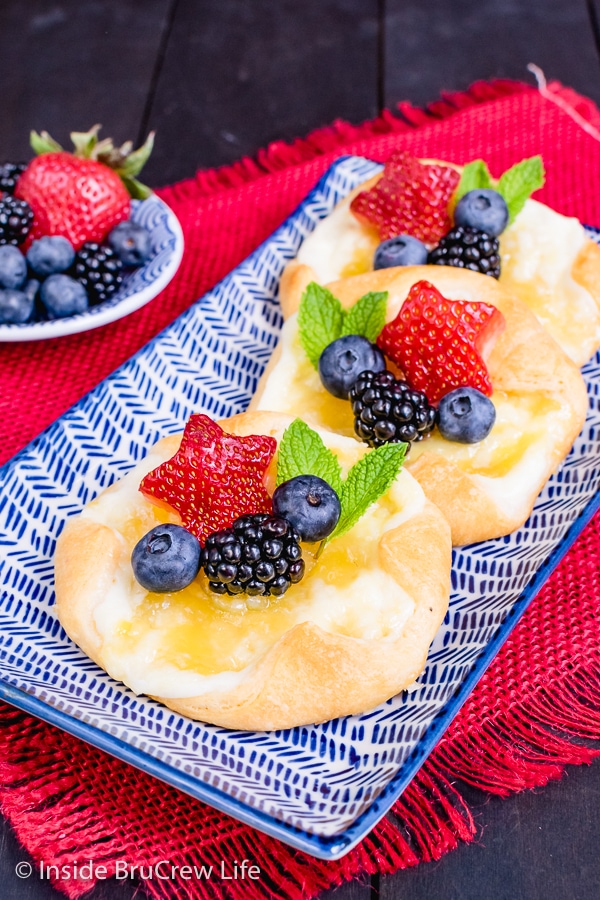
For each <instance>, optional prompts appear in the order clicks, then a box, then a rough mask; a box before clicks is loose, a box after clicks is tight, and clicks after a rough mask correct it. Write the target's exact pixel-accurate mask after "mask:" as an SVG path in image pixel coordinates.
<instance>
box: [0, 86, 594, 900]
mask: <svg viewBox="0 0 600 900" xmlns="http://www.w3.org/2000/svg"><path fill="white" fill-rule="evenodd" d="M557 101H558V102H557ZM573 111H575V114H574V113H573ZM582 122H585V123H588V127H582ZM599 128H600V112H598V110H597V109H596V108H595V107H594V106H593V104H591V102H590V101H588V100H586V99H585V98H582V97H579V96H578V95H577V94H575V93H574V92H573V91H569V90H567V89H562V88H560V86H558V85H552V86H551V90H550V91H548V92H546V93H545V94H544V95H542V94H540V93H538V92H537V91H536V90H534V89H532V88H529V87H527V86H525V85H521V84H518V83H510V82H494V83H491V84H488V83H479V84H477V85H474V86H473V87H472V88H471V90H470V91H469V92H466V93H463V94H454V95H447V96H445V97H444V98H443V99H442V100H440V101H439V102H438V103H435V104H432V105H431V106H430V107H429V108H428V109H427V110H425V111H423V110H416V109H414V108H412V107H410V106H409V105H407V104H401V106H400V115H393V114H392V113H389V112H386V113H385V114H384V115H382V116H381V117H380V118H379V119H377V120H376V121H375V122H371V123H367V124H365V125H362V126H356V127H355V126H350V125H347V124H346V123H342V122H338V123H335V124H334V125H333V126H331V127H329V128H325V129H322V130H321V131H319V132H316V133H314V134H313V135H311V136H309V138H307V139H306V140H301V141H297V142H295V143H294V144H292V145H288V144H283V143H279V144H275V145H272V146H271V147H269V148H268V149H267V150H265V151H264V152H263V153H261V154H259V155H258V157H257V160H255V161H250V160H244V161H242V162H240V163H238V164H236V165H235V166H233V167H229V168H227V169H223V170H217V171H211V172H201V173H199V174H198V176H197V177H196V178H195V179H190V180H189V181H186V182H182V183H180V184H178V185H175V186H173V187H169V188H165V189H163V190H162V191H160V193H161V195H162V196H163V198H164V199H165V200H166V201H167V202H168V203H169V204H170V205H171V206H172V207H173V209H174V210H175V211H176V213H177V215H178V217H179V219H180V221H181V224H182V227H183V231H184V235H185V240H186V252H185V255H184V260H183V263H182V266H181V269H180V271H179V272H178V274H177V276H176V278H175V279H174V281H173V282H172V283H171V285H170V286H169V287H168V288H167V289H166V290H165V291H164V292H163V294H162V295H161V296H160V297H158V298H156V299H155V300H154V301H153V302H152V303H150V304H148V305H147V306H146V307H144V308H143V309H141V310H139V311H138V312H136V313H134V314H133V315H131V316H130V317H128V318H127V319H125V320H123V321H121V322H117V323H114V324H112V325H109V326H106V327H104V328H101V329H98V330H97V331H92V332H89V333H87V334H83V335H77V336H73V337H69V338H60V339H56V340H53V341H46V342H39V343H34V344H12V345H10V344H9V345H4V346H0V372H1V373H2V374H1V376H0V435H1V439H0V462H3V461H5V460H6V459H8V458H10V456H11V455H12V454H14V453H15V452H17V451H18V450H19V449H20V448H22V447H23V446H24V445H25V444H26V443H27V442H28V441H29V440H30V439H32V438H33V437H34V436H35V435H36V434H37V433H38V432H39V431H40V430H41V429H42V428H43V427H45V426H46V425H48V424H49V423H50V422H52V421H53V420H54V419H55V418H56V417H57V416H59V415H60V414H61V413H62V412H64V411H65V410H66V409H67V408H68V407H69V406H70V405H71V404H72V403H74V402H76V401H77V400H78V399H79V398H80V397H81V396H82V395H83V394H84V393H85V392H86V391H88V390H89V389H91V388H92V387H94V385H96V384H97V383H98V381H100V380H101V379H102V378H104V377H105V376H106V375H108V374H109V373H110V372H111V371H112V370H113V369H114V368H115V367H116V366H118V365H119V364H120V363H121V362H123V361H124V360H125V359H127V358H128V357H129V356H130V355H131V354H132V353H134V352H135V351H136V350H137V349H138V348H139V347H140V346H142V345H143V344H144V343H145V342H146V341H147V340H149V339H151V338H152V337H153V336H154V335H155V334H156V333H157V332H158V331H160V330H161V328H163V327H164V326H165V325H166V324H168V323H169V322H170V321H172V320H173V319H174V318H175V317H176V316H177V315H178V314H179V313H181V312H182V311H183V310H184V309H186V308H187V307H188V306H189V305H190V303H191V302H193V301H194V300H195V299H196V298H197V297H199V296H201V295H202V294H203V293H204V292H205V291H206V290H208V289H209V288H210V287H211V286H212V285H214V284H215V283H216V282H217V281H218V280H219V279H220V278H222V277H223V276H224V275H225V274H226V273H227V272H228V271H230V270H231V269H232V268H233V267H234V266H235V265H237V263H238V262H240V261H241V260H242V259H243V258H244V257H245V256H246V255H247V254H248V253H249V252H250V251H251V250H252V249H254V248H255V247H256V246H257V245H258V244H259V243H260V242H261V241H262V240H263V239H264V238H266V237H267V236H268V235H269V234H270V233H271V232H272V231H273V229H274V228H276V227H277V226H278V225H279V224H280V223H281V222H282V221H283V220H284V219H285V217H286V216H287V215H288V214H289V213H290V212H291V211H292V210H293V209H294V207H295V206H296V205H297V204H298V202H300V200H301V199H302V198H303V196H304V195H305V194H306V193H307V191H308V190H309V189H310V188H311V187H312V186H313V185H314V183H315V182H316V181H317V179H318V178H319V176H320V175H321V174H322V173H323V172H324V171H325V169H326V168H327V167H328V165H329V164H330V163H331V162H332V161H333V160H334V159H335V158H336V157H338V156H339V155H341V154H344V153H358V154H362V155H365V156H369V157H371V158H374V159H378V160H384V159H385V158H386V157H387V156H388V155H389V154H390V153H391V152H393V151H395V150H398V149H404V150H409V151H410V152H412V153H414V154H416V155H418V156H426V157H437V158H440V159H447V160H451V161H454V162H457V163H465V162H467V161H469V160H471V159H474V158H477V157H484V158H485V159H487V161H488V163H489V165H490V168H491V171H492V173H493V174H494V175H499V174H500V172H501V171H503V170H504V169H506V168H508V167H509V166H510V165H512V164H513V163H515V162H518V161H519V160H520V159H522V158H523V157H525V156H531V155H534V154H536V153H541V154H542V156H543V158H544V163H545V167H546V171H547V183H546V186H545V187H544V189H543V190H542V191H541V192H540V193H539V195H538V196H539V199H541V200H543V201H544V202H546V203H548V204H549V205H550V206H552V207H553V208H555V209H557V210H558V211H560V212H562V213H565V214H567V215H576V216H578V217H579V218H580V219H581V220H582V221H584V222H587V223H590V224H596V225H599V224H600V183H599V181H598V178H597V173H598V172H599V171H600V132H598V133H596V129H599ZM599 550H600V520H599V519H598V517H597V518H596V520H595V521H594V522H592V523H591V525H590V526H588V528H587V529H586V531H585V532H584V533H583V535H582V536H581V538H580V539H579V540H578V541H577V543H576V544H575V546H574V548H573V549H572V550H571V552H570V553H569V554H568V556H567V557H566V559H565V560H564V562H563V563H562V565H561V566H560V567H559V569H558V570H557V572H556V573H555V574H554V576H553V577H552V579H551V580H550V582H549V583H548V584H547V586H546V587H545V589H544V590H543V591H542V592H541V594H540V595H539V596H538V598H537V599H536V600H535V601H534V603H533V604H532V605H531V607H530V609H529V610H528V612H527V614H526V616H525V618H524V620H523V621H522V622H521V624H520V625H519V626H518V627H517V629H516V630H515V631H514V632H513V634H512V636H511V637H510V639H509V640H508V642H507V643H506V645H505V647H504V648H503V650H502V651H501V653H500V654H499V656H498V657H497V658H496V660H495V661H494V663H493V664H492V666H491V667H490V669H489V670H488V672H487V673H486V675H485V676H484V678H483V679H482V681H481V682H480V684H479V685H478V687H477V688H476V690H475V691H474V693H473V694H472V695H471V698H470V699H469V701H468V702H467V703H466V705H465V706H464V707H463V709H462V710H461V712H460V714H459V715H458V717H457V719H456V720H455V722H454V724H453V725H452V727H451V728H450V730H449V731H448V732H447V734H446V736H445V737H444V739H443V740H442V741H441V743H440V745H439V747H438V748H437V750H436V751H435V752H434V754H433V755H432V756H431V757H430V759H429V760H428V762H427V763H426V764H425V765H424V767H423V768H422V770H421V771H420V772H419V774H418V775H417V777H416V778H415V779H414V781H413V783H412V784H411V785H410V786H409V788H408V789H407V791H406V792H405V793H404V795H403V796H402V797H401V798H400V800H399V801H398V802H397V803H396V804H395V806H394V810H393V814H392V815H391V816H390V817H388V818H387V819H384V820H383V821H382V822H381V823H380V824H379V825H377V826H376V827H375V829H374V830H373V832H372V833H371V835H369V837H368V838H366V839H365V840H364V841H363V842H362V844H360V845H359V846H358V847H357V848H356V849H355V850H353V851H352V852H351V853H350V854H348V855H347V856H346V857H345V858H344V859H342V860H340V861H339V862H335V863H325V862H320V861H316V860H314V859H312V858H309V857H307V856H305V855H303V854H301V853H299V852H296V851H293V850H291V849H290V848H288V847H286V846H284V845H283V844H280V843H279V842H277V841H275V840H273V839H271V838H268V837H266V836H264V835H261V834H259V833H257V832H255V831H253V830H252V829H250V828H249V827H247V826H245V825H242V824H240V823H238V822H236V821H235V820H233V819H231V818H229V817H228V816H226V815H223V814H221V813H219V812H216V811H214V810H211V809H210V808H208V807H206V806H204V805H203V804H201V803H199V802H197V801H194V800H191V799H190V798H189V797H187V796H185V795H183V794H180V793H178V792H177V791H175V790H174V789H172V788H169V787H166V786H165V785H163V784H161V783H160V782H158V781H156V780H154V779H153V778H151V777H149V776H148V775H145V774H143V773H141V772H138V771H137V770H135V769H133V768H131V767H129V766H127V765H125V764H124V763H121V762H119V761H117V760H114V759H112V758H111V757H108V756H106V755H105V754H103V753H102V752H101V751H99V750H96V749H94V748H92V747H89V746H87V745H85V744H83V743H81V742H79V741H77V740H76V739H74V738H72V737H70V736H69V735H65V734H62V733H61V732H59V731H58V730H57V729H54V728H52V727H50V726H48V725H45V724H44V723H41V722H38V721H37V720H35V719H33V718H31V717H29V716H26V715H24V714H22V713H20V712H17V711H15V710H12V709H11V708H10V707H8V706H4V705H0V799H1V803H2V809H3V812H4V814H5V816H7V818H8V819H9V820H10V822H11V823H12V825H13V827H14V829H15V831H16V833H17V836H18V838H19V839H20V841H21V842H22V843H23V845H24V846H25V847H26V849H27V850H28V851H29V852H30V853H31V854H32V855H33V856H34V857H35V859H36V860H43V861H44V862H45V863H47V864H54V865H65V864H71V865H72V864H73V863H77V864H78V865H80V864H81V863H83V862H86V861H87V860H89V859H93V860H94V861H95V863H96V864H99V863H105V864H106V867H107V870H108V871H109V872H111V871H114V866H115V861H116V860H127V861H128V863H129V864H130V865H138V866H139V865H143V866H145V867H147V866H149V865H152V864H153V863H156V862H157V861H159V860H165V859H167V860H169V861H170V862H171V863H172V864H173V865H182V864H190V865H193V864H196V865H200V864H205V865H210V864H213V865H214V866H215V868H218V867H219V866H220V861H221V860H222V859H224V860H233V859H238V860H240V859H244V858H248V859H250V860H251V861H252V862H255V863H257V864H258V865H260V867H261V878H260V880H258V881H248V880H246V881H244V882H243V883H237V884H236V883H235V882H229V883H227V884H226V885H224V884H223V883H222V882H221V881H220V880H219V879H216V880H205V881H201V882H199V881H183V880H175V881H172V882H161V881H157V880H155V879H153V880H142V881H141V884H142V889H143V890H144V891H145V893H146V894H147V895H148V896H150V897H153V898H163V897H164V898H166V897H177V898H179V897H181V898H187V897H194V898H195V897H198V898H204V897H207V898H209V897H224V896H231V897H233V898H236V897H239V896H242V895H243V896H244V897H249V898H256V900H264V898H270V897H286V898H290V900H292V898H300V897H303V898H310V897H313V896H314V895H316V894H317V893H318V892H319V891H320V890H322V889H324V888H325V887H327V886H330V885H333V884H339V883H341V882H342V881H344V880H347V879H350V878H353V877H358V876H360V875H361V874H363V875H364V874H366V873H373V872H381V873H390V872H394V871H396V870H398V869H400V868H403V867H406V866H411V865H415V864H417V863H419V862H421V861H424V860H430V859H437V858H439V857H440V856H441V855H442V854H443V853H445V852H447V851H448V850H450V849H452V848H453V847H455V846H456V845H457V843H458V842H459V841H461V840H463V841H467V840H471V839H473V837H474V835H475V832H476V829H475V825H474V822H473V819H472V817H471V814H470V812H469V809H468V807H467V805H466V804H465V802H464V801H463V799H462V797H461V795H460V793H459V790H458V789H457V788H456V786H455V785H454V784H453V782H454V780H455V779H456V778H461V779H463V780H465V781H467V782H469V783H471V784H474V785H476V786H478V787H481V788H484V789H486V790H488V791H490V792H494V793H496V794H499V795H506V794H508V793H510V792H511V791H518V790H522V789H524V788H527V787H534V786H537V785H542V784H544V783H546V782H547V781H548V780H549V779H551V778H558V777H560V775H561V773H562V771H563V769H564V766H565V764H567V763H583V762H589V761H591V760H592V759H593V758H594V756H595V755H596V752H597V751H595V750H593V749H591V748H590V747H591V745H590V744H589V742H588V743H586V741H585V740H583V739H600V650H599V641H598V625H597V623H598V621H599V620H600V616H599V613H600V553H599ZM57 887H59V888H60V889H61V890H63V891H64V892H65V893H66V894H67V895H68V896H69V897H73V898H74V897H78V896H80V895H81V894H83V893H85V892H86V891H87V890H88V889H89V888H90V887H91V882H89V881H86V880H76V881H74V880H69V881H65V880H62V881H60V882H58V883H57Z"/></svg>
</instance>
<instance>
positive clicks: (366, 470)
mask: <svg viewBox="0 0 600 900" xmlns="http://www.w3.org/2000/svg"><path fill="white" fill-rule="evenodd" d="M405 456H406V444H383V446H381V447H377V448H376V449H375V450H371V451H370V452H369V453H366V454H365V455H364V456H363V457H362V459H360V460H359V461H358V462H357V463H356V464H355V465H354V466H352V468H351V469H350V471H349V472H348V477H347V478H346V480H345V481H344V483H343V484H342V493H341V495H340V502H341V504H342V514H341V516H340V520H339V522H338V523H337V525H336V527H335V530H334V531H333V532H332V534H330V535H329V537H328V538H327V540H328V541H330V540H331V539H332V538H336V537H341V535H342V534H345V533H346V532H347V531H349V530H350V529H351V528H352V527H353V526H354V525H356V523H357V522H358V520H359V519H360V517H361V516H362V515H364V513H366V511H367V510H368V508H369V507H370V506H371V504H373V503H375V502H376V501H377V500H379V498H380V497H381V496H382V494H385V492H386V491H387V490H388V488H389V487H390V486H391V484H392V482H393V481H394V479H395V478H396V476H397V475H398V472H399V471H400V469H401V468H402V463H403V461H404V457H405Z"/></svg>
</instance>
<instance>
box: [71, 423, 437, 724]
mask: <svg viewBox="0 0 600 900" xmlns="http://www.w3.org/2000/svg"><path fill="white" fill-rule="evenodd" d="M381 450H383V451H385V452H383V453H382V452H381ZM403 455H404V451H403V448H402V447H401V446H400V445H397V446H396V447H393V448H392V447H387V448H380V449H379V450H369V448H367V446H366V445H361V444H359V443H358V442H357V441H355V440H354V439H353V438H348V437H344V436H342V435H337V434H334V433H333V432H330V431H328V432H325V431H323V432H317V431H316V430H313V429H311V428H309V427H308V426H307V425H306V424H304V423H303V422H301V421H298V420H296V421H294V420H292V419H291V418H290V417H289V416H286V415H284V414H281V413H271V412H253V413H246V414H242V415H240V416H236V417H233V418H232V419H229V420H226V421H223V422H222V423H220V424H218V423H214V422H211V420H209V419H208V418H207V417H206V416H193V417H192V419H191V420H190V422H189V423H188V426H187V427H186V431H185V433H184V435H183V438H182V436H181V435H179V436H173V437H167V438H164V439H163V440H161V441H159V443H158V444H156V445H155V446H154V447H153V448H152V450H151V451H150V453H149V454H148V456H147V457H146V459H145V460H144V461H143V462H141V463H139V464H138V465H137V466H136V467H135V468H134V469H133V470H132V471H131V472H130V473H129V474H128V475H126V476H125V477H124V478H123V479H122V480H121V481H120V482H118V483H117V484H115V485H113V486H112V487H110V488H109V489H108V490H106V491H105V492H104V493H102V494H101V495H100V496H99V497H97V498H96V499H95V500H94V501H92V502H91V503H90V504H88V506H86V508H85V509H84V511H83V512H82V514H81V515H80V516H78V517H77V518H74V519H71V520H69V521H68V522H67V525H66V527H65V529H64V531H63V533H62V535H61V537H60V538H59V541H58V546H57V551H56V595H57V612H58V616H59V618H60V621H61V623H62V624H63V626H64V628H65V629H66V631H67V633H68V634H69V635H70V637H71V638H72V639H73V640H74V641H75V642H76V643H77V644H79V646H80V647H81V648H82V649H83V650H84V652H85V653H87V654H88V656H90V657H91V658H92V659H93V660H95V661H96V662H97V663H98V664H99V665H101V666H102V667H103V668H104V669H105V670H106V671H107V672H108V673H109V674H110V675H112V676H113V677H114V678H116V679H118V680H120V681H123V682H124V683H125V684H127V685H128V686H129V687H130V688H131V689H132V690H134V691H135V692H136V693H145V694H148V695H150V696H153V697H155V698H157V699H160V700H161V702H163V703H165V704H166V705H167V706H169V707H171V708H172V709H174V710H176V711H178V712H180V713H183V714H184V715H187V716H190V717H192V718H197V719H202V720H203V721H206V722H212V723H215V724H218V725H222V726H225V727H229V728H241V729H252V730H263V729H274V728H288V727H292V726H295V725H300V724H309V723H316V722H320V721H324V720H327V719H330V718H333V717H335V716H339V715H346V714H351V713H358V712H363V711H365V710H367V709H369V708H371V707H374V706H376V705H377V704H379V703H381V702H382V701H384V700H386V699H387V698H389V697H391V696H392V695H394V694H396V693H397V692H399V691H401V690H402V689H404V688H406V687H407V686H409V685H410V684H411V683H412V682H414V680H415V679H416V678H417V677H418V675H419V673H420V672H421V671H422V669H423V667H424V665H425V659H426V656H427V652H428V648H429V645H430V643H431V640H432V638H433V636H434V634H435V632H436V630H437V629H438V627H439V625H440V624H441V622H442V620H443V618H444V615H445V612H446V608H447V604H448V596H449V589H450V562H451V560H450V546H451V545H450V534H449V528H448V525H447V523H446V521H445V520H444V518H443V517H442V515H441V514H440V512H439V511H438V509H437V508H436V507H435V506H434V505H433V504H432V503H431V502H430V501H429V500H427V498H426V497H425V495H424V493H423V491H422V489H421V487H420V486H419V485H418V483H417V482H416V481H415V479H414V478H412V476H411V475H410V474H409V473H408V472H407V471H406V470H405V469H404V468H403V467H402V458H403ZM322 476H326V478H327V482H325V479H324V478H323V477H322ZM306 479H308V483H309V486H310V490H307V489H306V483H307V482H306ZM320 482H323V483H328V484H331V485H333V487H330V488H329V493H327V491H325V493H323V491H322V490H321V488H320V486H319V484H320ZM315 485H316V487H315ZM332 494H335V495H336V497H338V498H339V500H338V501H336V500H334V498H333V497H332ZM315 498H316V499H315ZM311 504H312V505H311ZM332 523H333V524H332Z"/></svg>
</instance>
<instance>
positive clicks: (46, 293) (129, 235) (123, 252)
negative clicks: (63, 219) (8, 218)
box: [0, 220, 152, 325]
mask: <svg viewBox="0 0 600 900" xmlns="http://www.w3.org/2000/svg"><path fill="white" fill-rule="evenodd" d="M151 254H152V247H151V239H150V234H149V232H148V231H147V230H146V229H145V228H143V227H142V226H141V225H138V224H137V223H136V222H133V221H132V220H127V221H126V222H121V223H120V224H119V225H117V226H115V228H113V229H112V231H111V232H110V233H109V235H108V238H107V244H106V246H103V245H100V244H96V243H94V242H88V243H86V244H84V245H83V247H82V248H81V250H79V252H78V253H76V252H75V249H74V248H73V246H72V244H71V243H70V241H68V240H67V238H64V237H60V236H46V237H41V238H39V239H38V240H35V241H33V242H32V243H31V246H30V247H29V249H28V250H27V253H26V254H25V255H23V253H22V252H21V250H20V249H19V248H18V247H16V246H14V245H13V244H9V243H7V244H3V245H1V246H0V325H21V324H24V323H26V322H32V321H42V320H46V319H63V318H66V317H67V316H73V315H76V314H77V313H82V312H85V310H87V309H88V307H89V306H90V305H91V304H98V303H100V302H103V301H104V300H106V299H107V298H108V297H109V296H111V295H112V294H113V293H114V292H115V291H116V290H118V288H119V287H120V285H121V283H122V280H123V273H124V271H126V270H127V269H131V268H135V267H138V266H141V265H143V264H144V263H145V262H147V261H148V259H149V258H150V256H151Z"/></svg>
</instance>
